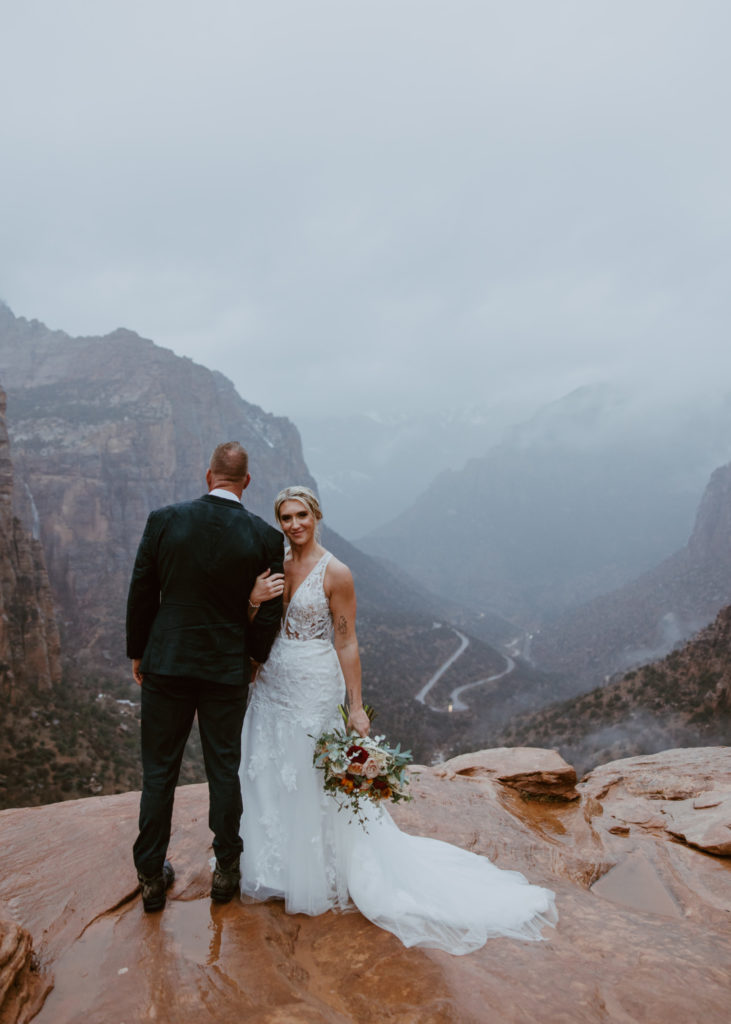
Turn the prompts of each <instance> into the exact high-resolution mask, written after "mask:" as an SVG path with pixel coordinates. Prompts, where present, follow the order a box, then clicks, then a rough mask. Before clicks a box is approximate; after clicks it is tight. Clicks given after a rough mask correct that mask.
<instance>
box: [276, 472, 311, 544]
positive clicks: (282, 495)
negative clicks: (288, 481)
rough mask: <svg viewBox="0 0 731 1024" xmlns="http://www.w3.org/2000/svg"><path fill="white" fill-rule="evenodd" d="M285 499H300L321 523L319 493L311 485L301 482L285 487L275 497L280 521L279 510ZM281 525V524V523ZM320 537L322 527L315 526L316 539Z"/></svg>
mask: <svg viewBox="0 0 731 1024" xmlns="http://www.w3.org/2000/svg"><path fill="white" fill-rule="evenodd" d="M285 501H299V502H301V503H302V504H303V505H304V506H305V508H306V509H307V511H308V512H309V513H310V515H311V516H312V517H313V519H314V520H315V522H316V523H319V522H320V520H321V519H322V510H321V509H320V502H319V501H318V500H317V495H316V494H315V492H314V491H311V490H310V488H309V487H304V486H302V485H301V484H295V485H294V487H285V488H284V490H283V491H280V492H279V494H278V495H277V496H276V498H275V499H274V518H275V519H276V520H277V522H278V523H279V510H280V509H281V507H282V505H283V504H284V503H285ZM280 525H281V524H280ZM319 539H320V528H319V526H316V527H315V540H319Z"/></svg>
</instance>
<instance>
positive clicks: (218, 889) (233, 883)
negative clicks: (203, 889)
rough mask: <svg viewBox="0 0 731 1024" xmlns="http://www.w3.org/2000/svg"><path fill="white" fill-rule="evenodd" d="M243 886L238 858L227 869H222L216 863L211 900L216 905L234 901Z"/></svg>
mask: <svg viewBox="0 0 731 1024" xmlns="http://www.w3.org/2000/svg"><path fill="white" fill-rule="evenodd" d="M240 886H241V872H240V871H239V862H238V858H237V859H236V860H235V861H234V862H233V864H231V865H230V866H229V867H227V868H223V867H221V865H220V864H219V862H218V861H216V867H215V868H214V871H213V882H212V884H211V899H212V900H215V901H216V903H228V901H229V900H231V899H233V897H234V896H235V895H236V893H237V892H238V891H239V888H240Z"/></svg>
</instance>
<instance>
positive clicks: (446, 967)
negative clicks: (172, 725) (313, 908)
mask: <svg viewBox="0 0 731 1024" xmlns="http://www.w3.org/2000/svg"><path fill="white" fill-rule="evenodd" d="M549 754H551V752H547V751H533V752H531V754H530V755H529V754H528V752H526V751H523V752H521V754H519V755H518V754H515V753H511V752H507V761H510V760H511V758H512V761H513V762H515V761H516V759H517V760H519V761H521V762H522V761H523V760H524V759H525V758H527V757H529V756H532V757H533V758H534V763H535V765H536V772H535V773H533V778H532V785H533V786H534V787H536V786H537V778H538V773H539V771H540V764H541V755H545V761H544V763H552V761H551V758H549V757H548V755H549ZM497 756H498V755H497V753H496V752H495V751H485V752H483V753H482V754H477V755H471V765H472V767H473V769H475V770H474V771H473V772H472V773H470V774H464V773H460V772H459V771H450V767H452V768H453V767H454V766H453V765H452V766H450V765H449V764H447V765H446V766H440V768H439V769H438V770H434V769H419V770H418V771H417V772H415V773H414V783H413V789H414V797H415V798H414V800H413V801H412V802H411V803H409V804H406V805H400V806H399V807H398V808H396V810H397V812H398V813H397V818H398V820H399V823H400V824H401V826H402V827H403V828H405V829H407V830H408V831H413V832H418V833H420V834H423V835H431V836H437V837H440V838H443V839H448V840H450V841H451V842H455V843H458V844H459V845H460V846H464V847H466V848H468V849H472V850H475V851H476V852H478V853H483V854H486V855H487V856H489V857H490V858H492V859H493V860H494V861H495V862H496V863H498V864H499V865H500V866H502V867H510V868H517V869H519V870H521V871H523V872H524V873H525V874H527V875H528V876H529V878H530V879H531V881H534V882H536V883H539V884H542V885H548V886H550V887H551V888H553V889H554V890H555V891H556V894H557V898H558V906H559V910H560V914H561V919H560V921H559V925H558V928H557V929H556V931H551V930H548V932H547V939H548V941H546V942H544V943H520V942H515V941H512V940H507V939H505V940H502V939H494V940H491V941H490V942H489V943H488V944H487V945H486V946H485V947H484V948H483V949H482V950H479V951H478V952H476V953H473V954H470V955H469V956H465V957H451V956H449V955H447V954H445V953H441V952H438V951H433V950H419V949H411V950H407V949H404V948H403V947H402V946H401V945H400V943H399V942H398V941H397V940H396V939H395V938H394V937H393V936H392V935H390V934H388V933H386V932H382V931H380V930H379V929H378V928H376V927H375V926H373V925H371V924H370V922H368V921H366V920H365V919H364V918H363V917H361V915H360V914H358V913H357V912H354V913H350V914H339V915H336V914H325V915H323V916H321V917H318V918H307V917H303V916H291V917H290V916H287V915H286V914H284V913H283V911H282V908H281V906H280V905H279V904H276V903H272V904H261V905H257V904H250V903H244V902H240V901H238V900H236V901H234V902H233V903H231V904H228V905H226V906H215V905H213V904H211V902H210V900H209V898H208V888H209V884H210V873H209V870H208V867H207V859H208V856H209V854H210V849H209V840H210V835H209V832H208V828H207V823H206V819H207V795H206V788H205V787H204V786H188V787H184V788H182V789H180V790H179V791H178V796H177V801H176V809H175V818H174V831H173V837H172V841H171V847H170V856H171V859H172V860H173V862H174V864H175V867H176V871H177V878H176V881H175V884H174V886H173V888H172V890H171V893H170V899H169V900H168V905H167V907H166V909H165V910H164V911H163V912H162V913H161V914H156V915H145V914H143V912H142V909H141V904H140V898H139V895H138V894H137V893H136V885H135V876H134V871H133V869H132V865H131V860H130V847H131V844H132V841H133V839H134V835H135V826H136V817H137V799H138V797H137V794H134V793H128V794H123V795H121V796H108V797H96V798H91V799H87V800H79V801H75V802H67V803H62V804H52V805H49V806H46V807H41V808H27V809H26V808H21V809H14V810H8V811H4V812H2V813H0V835H2V842H1V844H0V917H2V919H3V921H4V923H0V954H1V956H2V958H3V959H2V960H1V961H0V962H1V963H2V970H3V985H2V987H0V994H3V995H4V997H5V1002H4V1003H3V1004H2V1010H0V1020H2V1022H3V1024H16V1022H25V1021H29V1020H31V1019H32V1020H34V1021H37V1022H38V1024H77V1022H84V1024H137V1022H141V1021H156V1022H163V1024H189V1022H190V1024H203V1022H206V1021H211V1022H216V1024H227V1022H236V1024H239V1022H243V1021H245V1022H247V1024H305V1022H306V1024H315V1022H317V1024H320V1022H323V1024H324V1022H328V1024H329V1022H332V1024H336V1022H337V1024H348V1022H358V1024H360V1022H363V1024H365V1022H368V1024H374V1022H386V1021H388V1022H394V1024H416V1022H418V1024H447V1022H459V1024H477V1022H480V1024H482V1022H485V1021H490V1022H491V1024H493V1022H494V1024H501V1022H516V1024H523V1022H527V1021H540V1022H541V1024H572V1022H576V1024H587V1022H594V1021H596V1022H600V1021H601V1022H606V1021H610V1022H617V1024H630V1022H632V1024H638V1022H647V1024H657V1022H659V1021H671V1020H672V1021H676V1020H677V1021H694V1020H702V1021H704V1024H716V1022H718V1024H720V1022H721V1021H723V1022H724V1024H725V1021H726V1020H727V1019H728V1004H729V975H728V966H729V963H731V933H730V930H729V927H728V925H729V913H730V911H731V862H730V861H729V860H728V858H725V857H720V856H712V855H709V854H707V853H704V852H701V851H699V850H698V849H695V848H693V847H691V846H689V845H688V844H687V843H685V842H681V841H678V839H676V838H675V837H674V836H673V834H672V833H671V831H670V829H668V828H667V827H666V824H667V823H671V819H672V821H673V822H674V821H675V819H674V818H673V815H672V814H671V813H670V812H671V811H674V809H676V808H681V805H682V813H683V815H688V814H695V815H698V818H697V822H698V824H699V825H700V823H702V821H703V820H704V816H706V815H715V816H716V818H717V817H718V815H719V807H722V806H725V802H726V800H727V797H728V795H729V793H731V749H729V748H706V749H702V750H690V751H683V750H681V751H669V752H665V753H663V754H658V755H654V756H653V757H648V758H632V759H629V760H627V761H619V762H614V763H612V764H610V765H605V766H603V767H601V768H598V769H596V770H595V771H594V772H593V773H592V774H591V775H590V776H589V778H588V779H587V780H586V781H585V782H584V783H581V784H579V786H578V787H577V788H578V791H579V793H580V799H578V800H573V801H565V800H564V801H561V800H552V801H549V802H542V801H536V800H526V799H525V798H524V797H522V796H521V795H520V794H519V793H518V792H516V791H515V790H514V789H513V788H511V787H510V786H509V785H508V784H502V783H500V782H498V781H497V776H499V775H503V774H505V775H506V776H510V764H509V763H508V764H506V767H505V768H504V769H500V766H499V765H498V764H496V758H497ZM481 760H482V761H483V762H484V764H483V770H482V771H481V772H480V771H478V770H477V769H478V768H479V764H480V761H481ZM521 770H522V769H521ZM549 774H551V773H549ZM550 783H551V780H550V779H549V778H547V784H550ZM538 788H540V787H538ZM688 801H690V803H688ZM691 804H692V806H691ZM693 820H694V821H695V820H696V819H693ZM708 820H709V821H710V820H711V819H710V818H709V819H708ZM713 820H714V822H715V819H713ZM715 827H716V824H714V828H715ZM673 828H675V829H676V831H678V829H677V823H676V824H673ZM701 831H702V829H701ZM695 834H696V833H695V832H694V833H693V835H695ZM26 933H27V934H28V935H30V936H31V937H32V943H33V949H34V955H35V957H36V961H35V962H31V960H30V948H29V943H28V942H27V940H24V938H23V936H24V934H26ZM7 950H14V951H15V952H14V954H13V955H6V951H7Z"/></svg>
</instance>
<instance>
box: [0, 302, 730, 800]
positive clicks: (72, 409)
mask: <svg viewBox="0 0 731 1024" xmlns="http://www.w3.org/2000/svg"><path fill="white" fill-rule="evenodd" d="M0 386H1V387H2V388H4V389H5V391H6V392H7V415H6V417H3V416H2V415H0V420H2V422H1V423H0V442H1V445H0V446H1V447H2V451H0V470H2V472H1V473H0V477H1V478H2V479H0V484H1V485H2V486H1V487H0V491H2V493H1V494H0V498H2V503H1V504H2V509H0V511H2V512H3V525H4V533H5V536H4V546H2V547H0V604H1V605H2V609H1V610H2V615H3V619H2V622H3V623H4V625H0V709H1V710H2V713H3V720H4V724H5V730H4V732H3V734H2V735H1V736H0V804H5V805H13V804H17V803H40V802H47V801H49V800H58V799H64V798H68V797H74V796H79V795H84V794H87V793H97V792H116V791H120V790H122V789H130V788H135V786H136V785H138V782H139V763H138V756H137V744H136V739H135V737H136V717H137V707H138V704H137V701H138V697H139V691H138V690H137V687H135V686H134V685H133V684H132V683H131V681H130V673H129V664H128V662H127V660H126V658H125V657H124V644H123V622H124V604H125V596H126V589H127V584H128V580H129V574H130V571H131V567H132V563H133V559H134V554H135V551H136V547H137V544H138V541H139V538H140V536H141V533H142V529H143V526H144V522H145V519H146V516H147V513H148V512H149V510H150V509H151V508H154V507H157V506H159V505H161V504H165V503H168V502H171V501H177V500H184V499H187V498H189V497H191V496H195V495H196V494H199V493H201V492H202V490H203V489H204V483H203V471H204V469H205V465H206V463H207V459H208V457H209V454H210V451H211V450H212V449H213V447H214V446H215V444H216V443H218V442H219V441H220V440H221V439H222V438H229V437H238V438H240V439H241V440H243V441H244V443H245V444H246V445H247V447H248V448H249V450H250V454H251V460H252V471H253V482H252V485H251V488H250V489H249V490H248V491H247V493H246V496H245V498H246V503H247V504H248V505H249V506H250V507H251V508H252V509H253V510H254V511H256V512H257V513H259V514H260V515H262V516H264V517H265V518H267V519H270V520H271V516H272V511H271V503H272V499H273V496H274V495H275V494H276V492H277V491H278V490H279V489H280V488H281V487H283V486H285V485H287V484H290V483H293V482H298V483H309V484H311V485H313V486H315V487H316V486H317V483H318V480H317V477H316V476H314V475H313V474H311V472H310V467H309V466H308V463H307V460H306V456H304V455H303V452H302V446H301V442H300V437H299V434H298V431H297V428H296V426H295V425H294V424H293V423H292V422H291V421H290V420H288V419H287V418H285V417H281V416H272V415H271V414H269V413H267V412H265V411H264V410H263V409H261V408H260V407H259V406H257V405H255V404H253V403H251V402H248V401H246V400H245V399H244V398H242V397H241V396H240V395H239V394H238V393H237V392H236V390H235V388H234V387H233V385H232V384H231V382H230V381H229V380H228V379H227V378H226V377H224V376H223V375H222V374H220V373H215V372H212V371H210V370H208V369H207V368H206V367H204V366H201V365H199V364H197V363H194V362H193V361H192V360H190V359H187V358H182V357H179V356H177V355H175V354H174V353H173V352H171V351H170V350H168V349H164V348H161V347H159V346H158V345H156V344H154V343H153V342H152V341H150V340H147V339H144V338H141V337H140V336H139V335H137V334H135V333H134V332H133V331H130V330H126V329H118V330H116V331H114V332H112V334H110V335H107V336H105V337H89V338H74V337H71V336H69V335H68V334H65V333H64V332H62V331H51V330H49V329H48V328H47V327H45V326H44V325H43V324H42V323H39V322H38V321H29V320H26V319H24V318H19V317H15V316H14V314H13V313H12V312H11V310H10V309H9V308H8V307H7V306H4V305H2V304H1V303H0ZM0 404H1V403H0ZM1 411H2V410H0V412H1ZM501 415H502V414H498V413H497V412H496V410H495V408H493V410H492V412H491V411H490V409H489V408H488V410H487V412H485V413H478V412H476V411H475V410H472V411H470V412H469V413H468V414H465V415H462V416H457V415H453V416H449V417H438V416H436V415H435V416H433V417H426V418H424V419H422V420H420V421H417V420H414V419H411V420H408V419H404V420H397V421H395V422H393V423H386V424H384V423H382V422H381V423H379V422H377V421H376V420H374V419H364V420H357V419H354V418H351V420H350V421H348V426H347V428H346V426H344V425H343V426H341V427H338V422H339V421H337V420H333V421H330V425H329V426H328V427H327V428H326V429H323V428H322V425H321V426H320V428H318V429H320V435H319V437H320V445H321V453H320V456H319V457H321V458H323V459H324V460H325V463H324V465H325V466H326V467H327V465H328V464H329V463H328V461H327V460H328V458H329V456H328V454H327V453H328V452H331V453H332V452H336V453H337V459H335V458H333V459H332V463H331V466H332V472H331V474H330V476H329V477H326V479H327V480H330V481H332V480H337V479H338V474H343V473H345V472H347V471H348V464H349V462H350V463H351V464H352V465H357V466H358V467H359V468H358V472H362V473H363V479H362V481H361V482H360V483H359V482H358V481H356V484H355V485H353V486H348V485H347V481H344V480H343V479H342V476H341V479H340V483H339V486H340V495H341V498H342V502H343V505H342V507H343V509H344V510H345V511H344V513H343V515H344V521H345V522H346V523H348V524H351V525H353V526H354V525H355V524H356V523H357V521H358V519H357V516H358V515H360V516H361V517H362V521H367V520H368V519H369V517H370V516H371V514H372V515H374V516H376V515H378V514H380V513H382V512H383V511H384V510H386V509H387V508H393V507H394V506H395V505H396V504H397V502H398V501H403V500H405V496H406V495H407V494H408V491H409V489H412V490H413V488H414V487H415V486H416V485H417V484H418V483H419V482H420V479H421V477H424V478H425V479H426V476H427V473H428V471H429V468H430V467H433V464H434V463H435V462H437V461H438V460H440V459H441V460H444V459H449V458H450V457H451V459H452V461H453V463H454V465H453V467H452V468H449V469H447V470H444V471H443V472H442V473H440V474H439V475H437V476H436V478H434V479H432V480H431V482H428V485H427V486H426V488H425V489H424V490H423V491H422V492H421V493H420V495H419V496H418V497H417V498H416V500H415V501H413V502H412V504H411V505H410V506H409V507H407V508H406V509H405V510H402V511H401V513H400V514H399V515H397V516H396V517H395V518H392V519H391V520H390V521H389V522H386V523H384V524H382V525H381V526H380V527H378V528H376V529H374V530H372V531H371V532H370V533H369V534H368V536H366V537H365V538H363V539H362V541H361V542H359V544H357V545H354V544H353V543H351V542H350V540H346V539H345V538H344V537H342V536H341V535H340V534H338V533H337V532H336V531H334V530H333V529H332V528H331V527H330V526H328V527H326V530H325V533H324V543H325V544H326V546H327V547H328V548H329V549H330V550H332V551H333V552H334V553H335V554H336V555H338V556H340V557H341V558H343V560H344V561H346V562H347V563H348V564H349V565H350V566H351V568H352V570H353V573H354V577H355V581H356V589H357V593H358V605H359V630H358V634H359V641H360V646H361V653H362V658H363V666H364V678H365V692H366V698H367V699H368V700H369V701H371V702H372V703H374V704H375V705H376V707H377V708H378V712H379V719H378V724H379V728H380V729H383V731H384V732H386V733H387V734H389V735H390V736H392V737H395V738H398V739H399V740H401V741H403V742H405V743H407V744H408V745H409V746H411V747H413V749H414V752H415V756H416V757H417V759H418V760H421V761H425V762H430V761H432V760H435V759H440V758H443V757H447V756H450V754H452V753H454V752H457V751H463V750H466V749H471V750H476V749H480V748H484V747H487V746H490V745H494V744H495V743H500V742H501V741H502V740H501V738H502V737H503V736H506V735H507V736H513V735H518V732H516V731H515V730H514V726H513V725H512V724H511V722H512V721H513V719H515V720H516V721H517V722H518V724H517V725H516V726H515V729H519V728H520V724H519V720H520V719H521V718H522V717H524V716H525V715H526V714H530V713H534V712H536V711H539V710H540V709H542V708H545V707H546V706H548V705H551V704H553V703H554V702H556V701H557V700H565V699H566V698H571V697H573V696H575V695H576V694H580V693H582V692H585V691H587V690H590V689H592V688H593V687H596V686H597V685H599V684H601V683H603V682H605V677H606V676H608V675H611V674H612V673H614V672H616V671H619V670H623V669H625V668H626V667H627V666H628V665H630V664H634V663H635V662H636V661H638V660H643V659H644V660H648V659H651V658H653V657H656V656H658V657H659V656H660V655H662V654H663V653H665V652H666V651H667V650H668V649H669V648H670V647H671V646H673V645H674V644H675V643H677V642H679V641H680V640H682V639H683V638H684V637H686V636H688V635H690V633H691V632H693V631H694V630H696V629H699V628H700V627H702V626H703V625H705V624H707V623H708V622H710V621H711V620H712V619H713V617H714V616H715V615H716V614H717V612H718V611H719V609H720V608H721V607H722V606H723V605H725V604H730V603H731V584H730V583H729V581H730V580H731V466H729V465H728V463H729V460H730V459H731V449H730V448H729V444H730V439H731V429H730V428H731V406H730V405H729V402H728V401H723V400H717V401H711V400H710V399H709V400H708V401H707V402H705V403H702V404H700V405H698V404H697V403H693V402H691V401H690V399H688V400H687V401H681V402H676V403H675V405H673V406H671V405H670V404H669V403H666V404H665V406H664V407H663V406H662V405H661V404H659V403H650V402H648V401H647V400H646V397H644V396H642V395H640V394H638V393H637V392H636V391H635V392H634V393H633V392H632V391H628V390H626V389H624V390H623V389H621V388H618V387H617V386H609V385H606V386H601V387H598V386H593V387H586V388H582V389H579V390H578V391H574V392H572V393H571V394H570V395H568V396H566V397H565V398H564V399H562V400H560V401H558V402H555V403H553V404H552V405H550V406H548V407H546V408H544V409H542V410H540V411H539V412H538V413H537V414H536V415H534V416H533V417H532V418H530V419H527V420H525V421H524V422H523V423H521V424H519V425H518V426H515V427H512V428H510V429H509V430H507V431H505V433H504V435H503V437H502V439H501V440H498V438H497V435H498V434H499V429H500V423H499V421H500V418H501ZM310 428H312V424H310ZM5 429H7V435H6V434H5V433H4V432H3V431H5ZM309 436H310V438H312V437H313V436H314V435H313V433H312V432H310V435H309ZM483 439H487V443H488V450H487V452H486V454H483V455H481V456H475V457H472V458H470V459H468V460H467V461H466V462H465V463H464V464H463V465H461V466H457V462H458V461H460V460H463V457H464V456H465V455H466V454H469V452H470V451H475V450H477V449H478V446H479V445H480V444H481V443H482V440H483ZM450 451H451V456H450ZM407 466H411V475H410V476H409V475H408V474H407V473H406V472H405V467H407ZM716 467H720V468H716ZM712 471H713V472H712ZM353 472H355V470H353ZM711 473H712V475H711ZM709 477H710V483H709ZM388 480H391V481H392V482H393V483H394V486H393V490H392V491H389V487H388V484H384V481H388ZM397 485H398V486H397ZM328 486H329V485H328ZM399 488H400V490H399ZM704 488H705V491H704ZM323 493H325V489H324V488H323ZM701 495H703V500H702V502H700V505H699V501H700V496H701ZM366 499H367V501H366ZM324 500H325V511H326V513H327V498H325V499H324ZM367 502H372V503H374V504H373V505H372V506H370V505H368V504H367ZM348 503H349V504H348ZM349 508H350V510H351V511H348V509H349ZM353 509H355V512H353V511H352V510H353ZM356 513H357V515H356ZM689 538H690V539H689ZM686 660H687V659H686ZM683 664H685V662H684V663H683ZM651 682H652V680H651V679H650V682H649V683H648V686H650V685H651ZM633 693H634V691H631V692H630V693H629V695H628V696H627V698H626V700H625V703H624V704H623V705H622V706H623V709H625V710H626V713H627V715H628V716H631V715H632V714H633V710H632V700H633V699H634V697H633V696H632V694H633ZM636 697H637V701H640V699H641V700H642V701H644V702H645V703H647V702H648V701H652V702H653V714H654V716H655V718H656V719H658V720H659V719H661V718H662V716H663V714H664V711H665V708H666V703H667V701H666V697H665V696H663V694H662V693H660V694H659V695H657V700H656V699H655V697H654V696H652V695H651V696H648V693H647V687H644V688H643V691H642V694H640V693H639V692H638V693H637V694H636ZM623 699H624V698H623ZM669 699H670V698H667V700H669ZM684 701H685V705H687V706H686V708H685V711H686V712H687V713H686V719H685V720H684V721H685V724H684V726H683V729H684V731H683V737H684V742H692V738H693V736H694V735H695V734H696V733H697V738H698V742H701V741H702V740H703V738H704V736H705V738H706V739H708V731H707V729H706V731H705V733H704V732H703V729H701V725H703V723H704V722H705V721H706V719H704V718H703V716H704V715H705V714H706V711H707V708H706V705H707V703H708V701H707V697H706V694H705V691H704V690H703V689H702V688H696V689H692V688H691V691H690V696H687V695H686V696H684ZM704 702H705V703H704ZM593 706H594V705H593V704H592V705H590V707H593ZM567 707H568V706H567ZM564 713H565V714H568V715H571V714H572V711H571V710H570V709H568V710H565V711H564V712H562V714H564ZM582 713H583V712H582ZM696 715H697V716H700V717H698V718H696V717H694V716H696ZM552 721H553V720H552ZM694 722H698V723H700V725H699V726H698V729H696V730H695V732H694V729H695V726H694V724H693V723H694ZM616 725H617V723H615V722H614V720H613V722H612V728H615V726H616ZM531 728H532V726H531ZM552 728H553V726H552ZM704 728H705V726H704ZM511 730H513V731H511ZM556 735H557V736H558V737H559V739H560V737H561V736H568V733H566V731H564V732H561V730H558V732H557V733H556ZM585 735H586V736H588V737H589V739H587V740H586V741H583V740H582V746H581V756H582V758H583V759H585V761H586V763H587V764H590V763H591V761H592V757H593V752H592V748H591V742H592V740H591V736H592V735H593V733H592V730H591V729H590V728H588V729H586V730H585ZM632 735H633V737H634V739H633V742H634V743H635V747H634V750H636V751H637V752H639V751H641V750H642V742H643V740H642V736H641V735H638V734H637V731H636V730H635V732H634V733H633V734H632ZM655 735H656V736H657V735H660V733H658V731H657V729H656V730H655ZM600 740H601V737H600V738H599V739H597V743H599V745H600V746H606V744H604V741H603V740H601V742H600ZM561 742H563V741H562V740H561ZM566 742H568V739H567V741H566ZM623 749H624V748H623ZM594 763H596V762H594ZM201 777H202V776H201V763H200V756H199V751H197V749H196V747H195V742H193V746H192V748H191V752H190V756H189V758H188V760H187V761H186V762H185V765H184V771H183V781H196V780H198V779H199V778H201Z"/></svg>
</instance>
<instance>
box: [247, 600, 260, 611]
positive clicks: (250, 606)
mask: <svg viewBox="0 0 731 1024" xmlns="http://www.w3.org/2000/svg"><path fill="white" fill-rule="evenodd" d="M259 607H260V605H258V604H254V602H253V601H252V600H251V598H249V608H253V609H254V611H256V609H257V608H259Z"/></svg>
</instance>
